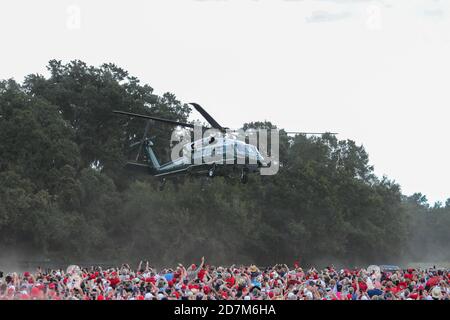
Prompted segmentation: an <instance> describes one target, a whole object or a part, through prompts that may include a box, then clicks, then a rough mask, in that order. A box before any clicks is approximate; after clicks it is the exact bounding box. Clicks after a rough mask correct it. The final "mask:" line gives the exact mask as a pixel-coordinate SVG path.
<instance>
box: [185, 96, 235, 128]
mask: <svg viewBox="0 0 450 320" xmlns="http://www.w3.org/2000/svg"><path fill="white" fill-rule="evenodd" d="M189 104H190V105H192V106H193V107H194V108H195V109H196V110H197V111H198V112H199V113H200V114H201V115H202V116H203V118H205V119H206V121H208V123H209V124H210V125H211V127H212V128H214V129H219V130H220V131H225V130H226V129H227V128H224V127H222V126H221V125H220V124H219V123H218V122H217V121H216V120H215V119H214V118H213V117H211V115H210V114H209V113H208V112H206V110H205V109H203V108H202V107H201V106H200V105H199V104H198V103H195V102H190V103H189Z"/></svg>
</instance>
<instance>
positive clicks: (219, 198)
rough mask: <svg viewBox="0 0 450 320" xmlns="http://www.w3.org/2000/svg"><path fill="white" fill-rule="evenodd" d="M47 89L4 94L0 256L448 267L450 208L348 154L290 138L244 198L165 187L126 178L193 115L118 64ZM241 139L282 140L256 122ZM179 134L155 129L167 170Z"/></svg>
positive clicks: (195, 183)
mask: <svg viewBox="0 0 450 320" xmlns="http://www.w3.org/2000/svg"><path fill="white" fill-rule="evenodd" d="M47 68H48V71H49V75H48V76H47V77H45V76H43V75H40V74H30V75H29V76H27V77H25V79H24V81H23V82H22V83H18V82H16V81H14V80H12V79H9V80H3V81H1V82H0V138H1V140H0V252H5V253H6V252H8V253H9V252H18V253H21V254H24V255H29V256H34V257H46V258H50V259H64V260H65V261H67V262H70V261H71V259H85V260H87V259H90V260H99V259H102V260H108V261H119V262H123V261H124V260H129V259H131V260H133V259H134V260H138V259H147V260H149V261H152V262H153V263H154V264H155V265H163V264H171V263H175V262H179V261H181V262H188V261H192V260H193V259H197V258H198V257H201V256H206V257H208V260H209V261H210V262H212V263H217V264H219V263H238V264H239V263H257V264H273V263H281V262H285V263H292V262H293V261H296V260H297V261H300V262H301V263H304V264H312V263H314V264H327V263H335V264H336V263H342V264H367V263H380V264H382V263H402V262H404V261H427V260H430V259H431V260H433V259H434V260H436V259H440V260H441V261H444V260H446V259H447V260H448V259H450V250H449V249H450V245H449V243H450V235H449V233H448V230H449V229H450V200H448V201H447V202H446V203H445V204H440V203H437V204H435V205H434V206H430V205H429V204H428V202H427V200H426V197H425V196H424V195H422V194H420V193H417V194H414V195H412V196H406V195H403V194H402V193H401V188H400V186H399V185H398V184H397V183H395V182H394V181H392V180H390V179H389V178H387V177H377V176H375V174H374V171H373V166H371V164H370V162H369V156H368V154H367V152H366V150H365V149H364V148H363V147H362V146H359V145H357V144H356V143H355V142H354V141H351V140H338V139H337V138H336V137H335V136H332V135H329V134H324V135H322V136H321V137H309V136H305V135H296V136H295V137H290V136H288V135H286V134H285V133H284V132H283V131H282V130H281V131H280V171H279V172H278V174H276V175H274V176H259V175H252V176H250V180H249V182H248V184H247V185H241V184H240V183H236V182H234V181H228V180H224V179H223V178H221V177H217V178H214V179H212V180H211V181H207V182H206V184H205V181H203V180H202V179H181V180H177V181H175V182H174V183H168V185H167V186H166V188H165V189H164V190H163V191H159V190H158V188H157V185H158V181H157V180H155V179H154V178H153V177H150V176H146V175H132V174H130V173H129V172H127V171H126V170H125V169H124V168H123V164H124V162H125V160H126V159H127V152H128V146H129V144H130V143H131V142H133V141H136V140H138V139H139V138H140V137H141V135H142V130H143V122H142V120H139V119H136V120H130V119H125V118H122V117H117V116H116V115H114V114H113V113H112V110H124V111H129V112H134V113H147V114H152V115H156V116H159V117H163V118H168V119H172V120H177V121H183V122H185V121H187V120H188V117H189V115H190V112H191V110H190V108H189V106H188V105H186V104H184V103H182V102H180V101H179V100H177V98H176V96H175V95H174V94H171V93H165V94H163V95H156V94H155V93H154V91H153V88H152V87H151V86H149V85H147V84H141V83H140V81H139V79H137V78H136V77H133V76H132V75H130V74H129V73H128V72H127V71H125V70H123V69H121V68H120V67H118V66H116V65H114V64H104V65H101V66H100V67H94V66H89V65H87V64H86V63H84V62H82V61H71V62H69V63H66V64H64V63H62V62H61V61H56V60H52V61H50V62H49V64H48V67H47ZM256 120H257V119H255V122H252V123H246V124H243V128H244V129H247V128H276V126H275V125H273V124H272V123H270V122H268V121H265V122H260V121H256ZM171 129H172V128H171V127H169V126H167V125H165V124H155V125H154V126H152V128H151V131H152V136H155V139H154V140H155V147H156V151H157V154H158V155H159V156H160V157H162V158H164V159H168V157H169V154H170V149H169V145H168V141H169V138H170V133H171Z"/></svg>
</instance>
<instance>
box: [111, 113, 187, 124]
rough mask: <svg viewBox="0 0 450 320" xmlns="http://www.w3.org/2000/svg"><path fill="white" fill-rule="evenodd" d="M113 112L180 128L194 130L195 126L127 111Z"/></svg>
mask: <svg viewBox="0 0 450 320" xmlns="http://www.w3.org/2000/svg"><path fill="white" fill-rule="evenodd" d="M113 112H114V113H117V114H122V115H126V116H129V117H137V118H144V119H151V120H155V121H159V122H164V123H168V124H173V125H176V126H180V127H188V128H194V125H193V124H192V123H185V122H179V121H175V120H169V119H163V118H158V117H152V116H147V115H143V114H136V113H131V112H125V111H118V110H114V111H113Z"/></svg>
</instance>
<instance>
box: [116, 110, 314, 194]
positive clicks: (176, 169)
mask: <svg viewBox="0 0 450 320" xmlns="http://www.w3.org/2000/svg"><path fill="white" fill-rule="evenodd" d="M189 104H190V105H192V106H193V107H194V108H195V109H196V110H197V111H198V112H199V113H200V114H201V115H202V116H203V117H204V118H205V119H206V121H207V122H208V123H209V124H210V125H211V127H204V126H196V125H194V124H192V123H184V122H178V121H174V120H168V119H162V118H158V117H153V116H148V115H142V114H135V113H130V112H125V111H113V112H114V113H116V114H120V115H125V116H128V117H133V118H143V119H147V124H146V126H145V129H144V134H143V137H142V139H141V140H140V141H138V142H136V143H134V144H132V145H130V147H136V146H137V145H138V146H139V149H138V151H137V155H136V157H135V159H134V160H133V161H128V162H127V164H126V168H128V169H133V170H138V171H144V172H146V173H148V174H150V175H152V176H155V177H158V178H160V179H161V185H160V189H162V188H163V187H164V184H165V182H166V178H171V177H175V176H179V175H191V176H206V177H209V178H213V177H215V176H224V177H230V176H234V175H235V174H236V173H238V174H239V176H240V181H241V182H242V183H244V184H245V183H247V181H248V174H249V173H254V172H259V171H260V170H261V169H262V168H267V167H269V166H270V165H271V162H272V161H274V160H273V159H271V160H269V159H268V158H267V157H266V158H267V159H266V158H265V157H263V155H262V154H261V152H260V151H259V150H258V149H257V147H256V146H254V145H252V144H248V143H245V140H244V141H241V140H238V139H236V137H235V136H233V134H232V132H233V131H230V130H229V128H226V127H222V126H221V125H220V124H219V123H218V122H217V121H216V120H215V119H214V118H213V117H212V116H211V115H210V114H209V113H207V112H206V110H204V109H203V108H202V107H201V106H200V105H199V104H197V103H189ZM152 120H153V121H159V122H163V123H167V124H171V125H174V126H179V127H185V128H192V129H194V130H195V129H196V128H200V129H201V130H202V131H204V130H210V129H214V130H213V131H214V132H213V133H212V134H211V135H210V136H208V137H203V138H201V139H197V140H195V141H193V142H190V141H189V143H185V144H184V145H182V146H181V150H180V151H182V155H181V156H179V157H177V158H176V159H172V160H171V161H168V162H166V163H164V164H161V163H159V161H158V158H157V156H156V154H155V152H154V150H153V148H152V147H153V142H152V141H151V140H150V139H149V138H148V131H149V128H150V124H151V121H152ZM289 133H298V132H289ZM304 134H320V133H307V132H305V133H304Z"/></svg>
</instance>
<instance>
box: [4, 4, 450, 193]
mask: <svg viewBox="0 0 450 320" xmlns="http://www.w3.org/2000/svg"><path fill="white" fill-rule="evenodd" d="M78 13H79V14H78ZM449 15H450V1H446V0H441V1H438V0H395V1H394V0H383V1H381V0H379V1H369V0H153V1H152V0H147V1H144V0H130V1H112V0H102V1H100V0H97V1H93V0H90V1H82V0H78V1H77V0H73V1H65V0H53V1H51V0H40V1H32V0H29V1H25V0H2V1H1V2H0V33H1V47H0V79H5V78H10V77H13V78H15V79H16V80H18V81H22V80H23V77H24V76H25V75H26V74H29V73H45V66H46V65H47V62H48V61H49V60H50V59H61V60H63V61H64V62H67V61H69V60H71V59H81V60H83V61H85V62H86V63H88V64H93V65H100V64H101V63H104V62H113V63H116V64H117V65H119V66H121V67H122V68H124V69H126V70H128V71H130V73H131V74H133V75H135V76H137V77H138V78H140V79H141V81H142V82H143V83H148V84H150V85H151V86H152V87H153V88H154V89H155V91H156V93H159V94H161V93H163V92H166V91H170V92H173V93H174V94H176V95H177V97H178V98H179V99H180V100H181V101H183V102H191V101H195V102H198V103H200V104H201V105H203V106H204V107H205V108H206V109H207V110H208V111H209V112H210V113H211V114H212V115H213V116H214V117H215V118H216V119H217V120H218V121H219V123H221V124H223V125H225V126H228V127H232V128H233V127H234V128H237V127H239V126H240V125H241V124H243V123H244V122H248V121H252V120H265V119H267V120H270V121H272V122H273V123H275V124H276V125H278V126H279V127H281V128H285V129H287V130H292V131H335V132H339V133H340V134H339V136H338V137H339V138H340V139H346V138H349V139H352V140H355V141H356V142H357V143H360V144H364V146H365V147H366V149H367V151H368V152H369V155H370V159H371V163H372V164H373V165H374V166H375V171H376V173H377V174H378V175H380V176H381V175H383V174H386V175H387V176H388V177H389V178H391V179H394V180H395V181H397V182H398V183H400V184H401V186H402V189H403V192H404V193H405V194H412V193H414V192H422V193H424V194H426V195H427V197H428V199H429V200H430V201H437V200H440V201H445V199H447V198H448V197H450V170H448V164H449V163H450V151H449V144H448V138H449V133H448V131H447V128H446V125H447V124H448V122H449V115H450V111H449V110H448V108H449V107H450V90H449V89H450V88H449V84H450V60H449V59H450V17H449ZM196 118H197V117H196Z"/></svg>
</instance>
